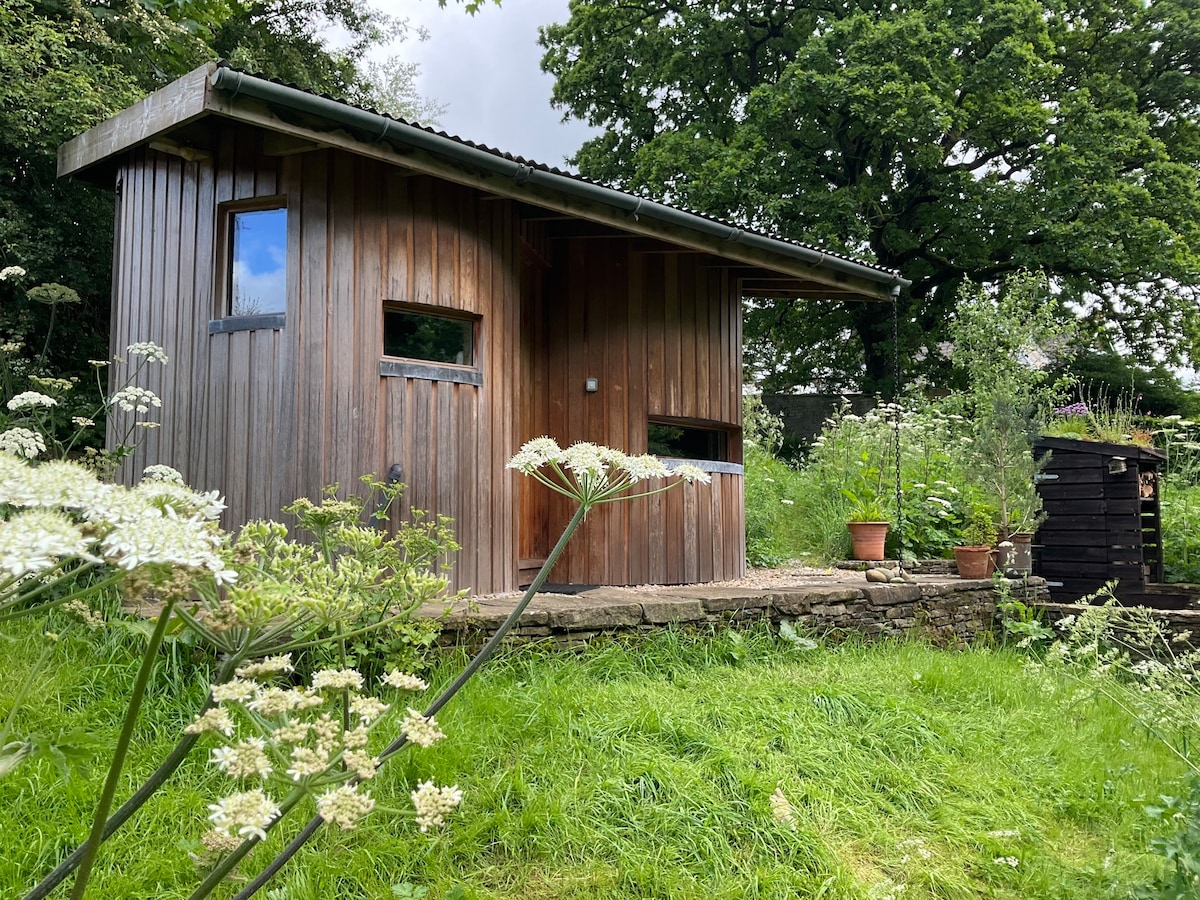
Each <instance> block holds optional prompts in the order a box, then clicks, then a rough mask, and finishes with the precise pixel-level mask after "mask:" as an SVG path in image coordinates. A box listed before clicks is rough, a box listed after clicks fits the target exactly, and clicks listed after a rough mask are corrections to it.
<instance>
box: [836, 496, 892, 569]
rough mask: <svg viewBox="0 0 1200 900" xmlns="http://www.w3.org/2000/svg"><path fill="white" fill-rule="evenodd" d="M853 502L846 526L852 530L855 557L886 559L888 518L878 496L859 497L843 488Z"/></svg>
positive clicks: (851, 537)
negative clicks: (885, 547) (885, 544)
mask: <svg viewBox="0 0 1200 900" xmlns="http://www.w3.org/2000/svg"><path fill="white" fill-rule="evenodd" d="M842 493H843V494H844V495H846V496H847V497H848V498H849V499H850V502H851V505H850V512H849V513H848V514H847V516H846V527H847V528H848V529H849V530H850V544H851V547H852V556H853V558H854V559H862V560H881V559H884V558H885V557H884V549H883V548H884V543H885V542H886V541H887V533H888V518H887V512H886V511H885V510H884V508H883V504H882V503H881V502H880V501H879V497H878V496H868V497H859V496H857V495H855V494H853V493H852V492H850V491H847V490H843V491H842Z"/></svg>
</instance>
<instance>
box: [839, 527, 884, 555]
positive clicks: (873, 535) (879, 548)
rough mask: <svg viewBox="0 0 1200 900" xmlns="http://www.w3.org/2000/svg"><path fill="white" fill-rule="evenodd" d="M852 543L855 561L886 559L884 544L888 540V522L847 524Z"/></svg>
mask: <svg viewBox="0 0 1200 900" xmlns="http://www.w3.org/2000/svg"><path fill="white" fill-rule="evenodd" d="M846 527H847V528H849V529H850V543H851V545H852V546H853V548H854V549H853V554H854V558H855V559H864V560H880V559H884V555H883V544H884V541H885V540H887V532H888V523H887V522H847V523H846Z"/></svg>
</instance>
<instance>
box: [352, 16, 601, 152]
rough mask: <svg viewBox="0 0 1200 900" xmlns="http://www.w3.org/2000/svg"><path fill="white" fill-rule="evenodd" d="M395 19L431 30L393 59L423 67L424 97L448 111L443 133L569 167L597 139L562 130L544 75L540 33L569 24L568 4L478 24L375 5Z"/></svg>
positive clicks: (577, 127) (584, 131)
mask: <svg viewBox="0 0 1200 900" xmlns="http://www.w3.org/2000/svg"><path fill="white" fill-rule="evenodd" d="M375 5H376V6H378V7H379V8H380V9H381V10H383V11H384V12H386V13H388V14H389V15H394V16H399V17H407V18H408V19H409V20H410V21H411V22H412V24H414V25H420V26H424V27H425V28H427V29H428V30H429V34H430V38H429V40H428V41H424V42H417V41H413V40H410V41H406V42H404V43H403V44H400V45H399V46H397V47H395V48H393V49H392V51H391V52H392V53H395V54H398V55H400V56H402V57H403V58H404V59H406V60H410V61H413V62H417V63H419V64H420V66H421V77H420V80H419V82H418V91H419V93H420V94H421V95H422V96H423V97H427V98H430V99H432V100H436V101H438V102H440V103H443V104H445V105H446V107H447V109H446V112H445V113H444V114H443V115H442V116H441V119H440V122H439V124H440V126H441V127H442V128H443V129H445V130H446V131H448V132H450V133H451V134H455V135H458V136H459V137H464V138H467V139H468V140H472V141H475V142H477V143H482V144H488V145H490V146H492V147H495V148H497V149H500V150H506V151H508V152H510V153H515V154H518V155H520V156H525V157H528V158H529V159H533V160H536V161H537V162H541V163H547V164H549V165H556V166H565V163H564V157H566V156H569V155H570V154H572V153H574V152H575V151H576V150H577V149H579V146H580V144H582V143H583V142H584V141H585V140H587V138H588V137H589V136H590V135H591V133H592V131H591V130H590V129H589V128H587V126H585V125H583V124H582V123H581V122H576V121H572V122H569V123H566V124H563V123H562V122H561V121H560V120H561V119H562V113H561V112H559V111H557V110H554V109H552V108H551V107H550V92H551V90H552V89H553V87H554V79H553V78H551V77H550V76H549V75H546V74H544V73H543V72H542V70H541V68H540V66H539V65H538V63H539V61H540V60H541V58H542V50H541V48H540V47H538V44H537V29H538V26H539V25H547V24H550V23H551V22H563V21H566V19H567V18H568V12H567V0H505V2H504V5H503V6H495V5H491V4H489V5H488V6H486V7H484V8H483V9H482V10H480V11H479V12H478V13H476V14H475V15H474V16H468V15H467V14H466V13H465V12H463V8H462V7H461V6H459V5H457V4H455V3H450V4H448V5H447V7H446V8H445V9H441V8H439V7H438V5H437V2H436V0H376V2H375Z"/></svg>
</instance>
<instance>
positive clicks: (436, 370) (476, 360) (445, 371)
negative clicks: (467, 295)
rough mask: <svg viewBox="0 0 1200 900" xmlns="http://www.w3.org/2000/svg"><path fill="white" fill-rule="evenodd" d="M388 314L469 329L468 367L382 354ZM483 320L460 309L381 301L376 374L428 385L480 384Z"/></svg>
mask: <svg viewBox="0 0 1200 900" xmlns="http://www.w3.org/2000/svg"><path fill="white" fill-rule="evenodd" d="M388 312H400V313H408V314H410V315H417V316H426V317H428V318H431V319H450V320H452V321H456V322H462V323H466V324H468V325H470V327H471V331H470V334H471V347H470V350H471V363H470V364H469V365H468V364H460V363H447V362H440V361H438V360H434V359H420V358H417V357H411V356H390V355H388V354H387V353H385V352H384V346H383V344H384V335H385V333H386V330H387V324H386V319H387V314H388ZM482 322H483V316H481V315H479V314H478V313H473V312H470V311H468V310H463V309H452V308H450V307H446V306H438V305H436V304H433V303H412V302H409V301H405V300H390V299H388V300H384V301H383V303H382V304H381V306H380V313H379V356H380V360H379V374H380V375H381V376H383V377H402V378H423V379H427V380H429V381H450V382H455V383H457V384H471V385H475V386H477V387H478V386H481V385H482V384H483V347H482V345H481V342H480V333H481V332H482Z"/></svg>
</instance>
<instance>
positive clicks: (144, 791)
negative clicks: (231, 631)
mask: <svg viewBox="0 0 1200 900" xmlns="http://www.w3.org/2000/svg"><path fill="white" fill-rule="evenodd" d="M240 662H241V658H240V657H237V656H231V657H228V658H226V660H225V661H224V662H223V663H222V664H221V668H220V669H218V670H217V674H216V675H215V676H214V678H213V684H221V683H222V682H224V681H226V680H228V678H229V676H230V675H232V674H233V670H234V669H235V668H237V665H238V663H240ZM214 705H215V704H214V702H213V700H212V698H211V697H210V698H209V699H208V701H207V702H206V703H205V704H204V706H203V707H202V708H201V709H200V713H201V714H203V713H205V712H207V711H208V710H209V709H210V708H211V707H213V706H214ZM198 740H200V735H199V734H185V735H184V736H183V737H181V738H180V739H179V742H178V743H177V744H176V745H175V747H174V749H172V750H171V752H170V753H169V754H167V756H166V757H164V758H163V761H162V762H161V763H160V764H159V766H158V768H157V769H155V770H154V772H153V773H151V775H150V777H149V778H147V779H146V780H145V781H144V782H143V783H142V786H141V787H139V788H138V789H137V790H136V791H135V792H134V794H133V796H132V797H130V798H129V799H128V800H126V801H125V802H124V803H122V804H121V806H120V808H119V809H118V810H117V811H116V812H115V813H113V814H112V815H111V816H109V817H108V821H107V822H105V823H104V836H103V837H101V838H100V840H101V842H103V841H107V840H108V839H109V838H110V837H112V836H113V835H114V834H116V833H117V829H118V828H120V827H121V826H122V825H124V824H125V823H126V822H127V821H128V820H129V818H130V817H131V816H132V815H133V814H134V813H135V812H137V811H138V810H139V809H141V808H142V806H143V805H145V803H146V801H147V800H149V799H150V798H151V797H153V796H154V795H155V793H157V792H158V789H159V788H160V787H162V786H163V785H164V784H165V783H166V781H167V779H168V778H170V777H171V776H172V775H173V774H174V773H175V770H176V769H178V768H179V766H180V765H182V763H183V761H184V760H185V759H187V757H188V754H190V753H191V752H192V748H193V747H195V746H196V741H198ZM85 847H86V844H80V845H79V846H78V847H76V848H75V849H74V850H72V851H71V853H70V855H68V856H67V857H66V859H64V860H63V861H62V862H60V863H59V864H58V865H57V866H55V867H54V869H53V870H51V871H50V873H49V874H48V875H46V877H45V878H43V879H42V880H41V881H39V882H38V883H37V884H36V885H35V886H34V888H33V889H32V890H31V891H30V892H29V893H28V894H26V895H25V896H24V897H23V898H22V900H45V898H46V897H49V896H50V894H51V893H52V892H53V891H54V889H55V888H56V887H58V886H59V885H60V884H62V883H63V882H64V881H65V880H66V878H67V876H68V875H70V874H71V873H72V872H74V871H75V870H76V869H77V868H78V867H79V861H80V860H81V859H83V851H84V848H85Z"/></svg>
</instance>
